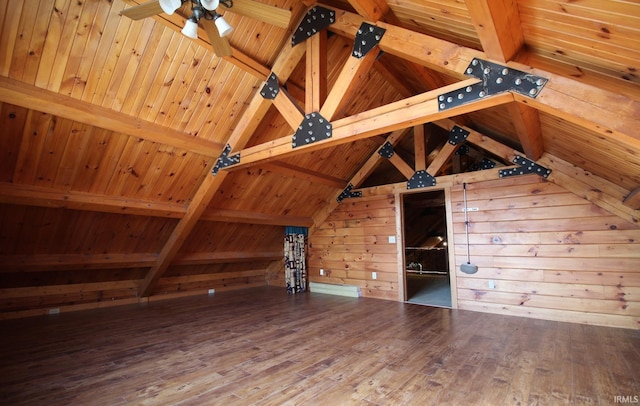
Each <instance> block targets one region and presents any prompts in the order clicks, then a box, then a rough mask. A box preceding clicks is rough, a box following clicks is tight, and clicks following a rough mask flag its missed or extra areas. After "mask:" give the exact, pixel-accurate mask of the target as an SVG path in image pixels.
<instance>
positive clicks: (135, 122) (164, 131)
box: [0, 77, 222, 157]
mask: <svg viewBox="0 0 640 406" xmlns="http://www.w3.org/2000/svg"><path fill="white" fill-rule="evenodd" d="M0 102H3V103H9V104H14V105H16V106H20V107H26V108H28V109H33V110H36V111H40V112H42V113H47V114H52V115H55V116H58V117H62V118H66V119H68V120H73V121H76V122H78V123H82V124H88V125H92V126H95V127H99V128H103V129H105V130H109V131H114V132H117V133H122V134H126V135H129V136H131V137H136V138H142V139H145V140H149V141H153V142H157V143H160V144H164V145H169V146H172V147H175V148H180V149H183V150H185V151H190V152H195V153H197V154H201V155H204V156H208V157H214V156H218V155H219V154H220V151H222V145H221V144H219V143H217V142H212V141H208V140H205V139H202V138H198V137H194V136H192V135H189V134H185V133H183V132H180V131H176V130H172V129H170V128H167V127H163V126H161V125H158V124H156V123H152V122H149V121H144V120H141V119H139V118H136V117H133V116H129V115H127V114H123V113H120V112H117V111H114V110H110V109H107V108H104V107H100V106H97V105H92V104H87V103H85V102H82V101H80V100H77V99H73V98H71V97H68V96H64V95H61V94H58V93H54V92H51V91H48V90H45V89H40V88H37V87H35V86H32V85H29V84H26V83H24V82H19V81H16V80H13V79H9V78H6V77H0Z"/></svg>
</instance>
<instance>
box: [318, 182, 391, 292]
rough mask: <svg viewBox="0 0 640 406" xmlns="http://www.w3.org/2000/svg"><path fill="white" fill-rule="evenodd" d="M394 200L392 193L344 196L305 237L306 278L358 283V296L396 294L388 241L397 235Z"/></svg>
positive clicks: (320, 280) (349, 283) (338, 282)
mask: <svg viewBox="0 0 640 406" xmlns="http://www.w3.org/2000/svg"><path fill="white" fill-rule="evenodd" d="M395 200H396V199H395V197H394V195H393V193H392V194H384V195H373V196H370V197H362V198H356V199H346V200H343V201H342V202H341V203H340V205H339V206H338V208H337V209H336V210H335V211H334V212H333V213H331V215H330V216H329V217H328V218H327V220H326V221H325V222H324V224H322V225H321V226H320V227H319V228H318V229H317V230H316V231H315V232H314V233H313V234H312V235H311V236H310V237H309V279H310V280H311V281H314V282H323V283H337V284H348V285H357V286H359V287H360V291H361V294H362V296H365V297H375V298H381V299H391V300H398V297H399V296H398V295H399V286H398V281H399V279H398V266H397V264H398V254H397V247H396V245H397V244H395V243H391V244H390V243H389V236H395V235H396V206H395ZM321 268H322V269H323V270H324V272H325V275H324V276H320V269H321ZM372 272H376V274H377V279H375V280H374V279H372V277H371V275H372Z"/></svg>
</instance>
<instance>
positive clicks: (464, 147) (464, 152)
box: [456, 145, 470, 156]
mask: <svg viewBox="0 0 640 406" xmlns="http://www.w3.org/2000/svg"><path fill="white" fill-rule="evenodd" d="M469 151H470V149H469V146H468V145H461V146H460V148H458V149H457V150H456V155H460V156H464V155H467V154H468V153H469Z"/></svg>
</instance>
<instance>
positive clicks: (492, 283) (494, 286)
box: [489, 279, 496, 289]
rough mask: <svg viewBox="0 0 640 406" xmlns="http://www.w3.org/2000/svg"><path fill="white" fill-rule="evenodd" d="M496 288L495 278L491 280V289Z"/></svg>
mask: <svg viewBox="0 0 640 406" xmlns="http://www.w3.org/2000/svg"><path fill="white" fill-rule="evenodd" d="M495 288H496V281H494V280H493V279H491V280H489V289H495Z"/></svg>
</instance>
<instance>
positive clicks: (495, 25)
mask: <svg viewBox="0 0 640 406" xmlns="http://www.w3.org/2000/svg"><path fill="white" fill-rule="evenodd" d="M465 4H466V6H467V10H469V15H470V16H471V20H472V21H473V25H474V26H475V27H476V32H477V33H478V37H479V38H480V43H481V44H482V49H483V50H484V53H485V54H486V55H487V57H489V58H490V59H494V60H496V61H501V62H507V61H510V60H512V59H513V57H514V56H515V55H516V54H517V53H518V51H519V50H520V49H521V48H522V46H523V45H524V35H523V34H522V24H521V23H520V14H519V12H518V5H517V4H516V2H515V0H465Z"/></svg>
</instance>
